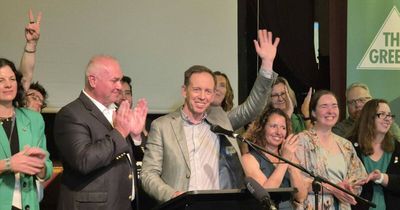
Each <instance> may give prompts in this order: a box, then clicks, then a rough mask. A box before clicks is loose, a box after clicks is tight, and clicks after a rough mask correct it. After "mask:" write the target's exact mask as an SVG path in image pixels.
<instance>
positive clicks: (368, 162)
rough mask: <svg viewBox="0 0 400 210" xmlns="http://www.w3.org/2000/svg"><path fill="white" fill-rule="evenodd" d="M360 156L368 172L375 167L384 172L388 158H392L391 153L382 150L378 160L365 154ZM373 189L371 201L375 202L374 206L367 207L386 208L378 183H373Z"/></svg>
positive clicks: (381, 189)
mask: <svg viewBox="0 0 400 210" xmlns="http://www.w3.org/2000/svg"><path fill="white" fill-rule="evenodd" d="M361 158H362V160H363V162H364V166H365V169H366V170H367V172H368V174H369V173H371V172H372V171H373V170H376V169H378V170H379V171H381V172H382V173H386V169H387V168H388V166H389V162H390V159H391V158H392V153H391V152H384V153H383V155H382V157H381V158H380V159H379V160H378V161H374V160H372V159H371V158H370V157H369V156H365V155H361ZM373 189H374V191H373V196H372V202H373V203H375V204H376V208H369V209H370V210H374V209H386V204H385V197H384V194H383V187H382V186H381V185H380V184H374V185H373Z"/></svg>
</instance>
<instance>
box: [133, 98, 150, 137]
mask: <svg viewBox="0 0 400 210" xmlns="http://www.w3.org/2000/svg"><path fill="white" fill-rule="evenodd" d="M147 111H148V107H147V101H146V100H145V99H139V101H138V103H137V105H136V107H135V108H134V109H133V110H132V112H131V116H132V121H131V134H132V135H133V136H139V135H140V133H141V132H142V131H143V129H144V126H145V124H146V117H147Z"/></svg>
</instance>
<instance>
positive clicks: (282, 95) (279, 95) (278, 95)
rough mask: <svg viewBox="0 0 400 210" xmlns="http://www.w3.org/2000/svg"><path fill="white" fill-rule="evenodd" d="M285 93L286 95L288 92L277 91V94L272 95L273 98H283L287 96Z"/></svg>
mask: <svg viewBox="0 0 400 210" xmlns="http://www.w3.org/2000/svg"><path fill="white" fill-rule="evenodd" d="M285 95H286V93H285V92H282V93H276V94H272V95H271V98H279V97H281V98H284V97H285Z"/></svg>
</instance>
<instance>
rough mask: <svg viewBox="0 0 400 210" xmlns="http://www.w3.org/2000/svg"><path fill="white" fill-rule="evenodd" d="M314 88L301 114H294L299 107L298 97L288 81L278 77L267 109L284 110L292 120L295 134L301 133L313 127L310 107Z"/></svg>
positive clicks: (303, 105) (302, 106) (305, 101)
mask: <svg viewBox="0 0 400 210" xmlns="http://www.w3.org/2000/svg"><path fill="white" fill-rule="evenodd" d="M311 92H312V88H310V90H309V91H308V94H307V96H306V97H305V99H304V102H303V104H302V105H301V114H297V113H295V112H294V109H295V108H296V107H297V100H296V95H295V93H294V91H293V90H292V88H290V86H289V83H288V81H287V80H286V79H285V78H283V77H278V78H277V79H276V81H275V83H274V84H273V86H272V91H271V95H270V100H268V105H267V109H270V108H277V109H281V110H283V111H284V112H285V113H286V114H287V115H288V116H289V118H290V121H291V124H292V131H293V133H300V132H301V131H303V130H306V129H307V128H310V127H311V121H310V114H309V111H308V106H309V103H310V98H311Z"/></svg>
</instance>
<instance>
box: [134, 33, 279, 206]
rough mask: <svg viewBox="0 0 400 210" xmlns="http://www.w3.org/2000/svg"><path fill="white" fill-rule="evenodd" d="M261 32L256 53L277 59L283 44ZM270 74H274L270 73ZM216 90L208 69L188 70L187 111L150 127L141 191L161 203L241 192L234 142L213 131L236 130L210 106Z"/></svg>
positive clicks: (220, 111)
mask: <svg viewBox="0 0 400 210" xmlns="http://www.w3.org/2000/svg"><path fill="white" fill-rule="evenodd" d="M262 33H263V36H261V39H260V40H259V41H258V42H257V41H256V42H257V45H256V49H257V52H258V54H259V55H260V53H261V54H262V53H267V54H268V53H269V52H266V51H267V48H271V47H273V48H275V52H274V55H273V57H275V53H276V46H277V45H278V43H279V40H278V41H275V42H274V43H272V34H269V36H268V35H267V32H266V31H265V30H264V31H263V32H262ZM272 51H274V50H272ZM260 56H261V55H260ZM264 56H265V55H264ZM272 60H273V58H272ZM263 62H264V61H263ZM271 67H272V65H271ZM269 71H271V72H268V73H269V74H270V75H272V68H270V69H269ZM215 85H216V80H215V76H214V75H213V73H212V71H211V70H210V69H208V68H207V67H205V66H192V67H190V68H189V69H188V70H187V71H185V76H184V85H183V86H182V92H181V93H182V96H183V97H184V98H185V101H184V104H183V106H182V107H180V108H178V109H177V110H176V111H175V112H173V113H170V114H168V115H165V116H163V117H160V118H158V119H156V120H154V121H153V123H152V125H151V128H150V132H149V136H148V139H147V144H146V146H145V155H144V158H143V166H142V173H141V181H142V186H143V189H144V190H145V191H146V192H147V193H148V194H149V195H150V196H152V197H153V198H155V199H156V200H158V201H159V202H165V201H168V200H170V199H171V198H174V197H176V196H178V195H180V194H182V193H183V192H185V191H192V190H219V189H232V188H241V187H243V176H244V173H243V169H242V166H241V162H240V150H239V146H238V144H237V141H236V139H232V138H228V137H226V136H223V135H217V134H215V133H213V132H212V131H211V130H210V126H211V125H219V126H221V127H223V128H225V129H228V130H232V129H233V128H232V124H231V122H230V120H229V118H228V116H227V113H226V112H225V111H224V110H223V109H222V108H221V107H220V106H210V105H211V103H212V101H213V99H214V94H215Z"/></svg>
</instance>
